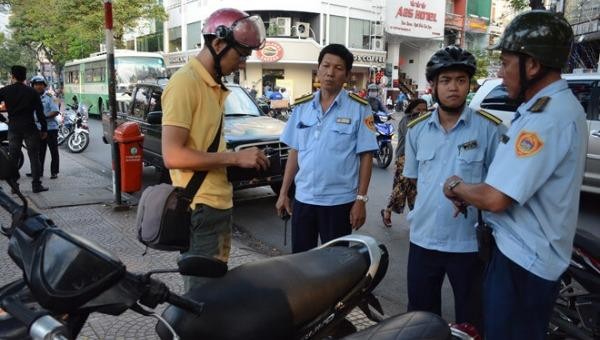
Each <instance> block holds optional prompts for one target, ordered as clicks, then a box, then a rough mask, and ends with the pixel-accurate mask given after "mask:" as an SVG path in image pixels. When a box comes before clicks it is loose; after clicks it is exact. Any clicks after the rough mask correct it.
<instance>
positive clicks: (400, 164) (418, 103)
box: [380, 99, 427, 228]
mask: <svg viewBox="0 0 600 340" xmlns="http://www.w3.org/2000/svg"><path fill="white" fill-rule="evenodd" d="M425 112H427V103H426V102H425V101H424V100H423V99H415V100H413V101H411V102H410V103H409V104H408V106H407V107H406V112H405V113H404V117H402V119H401V120H400V123H398V146H397V147H396V172H395V173H394V184H393V187H392V194H391V195H390V199H389V201H388V204H387V207H386V208H385V209H381V212H380V213H381V219H382V220H383V225H384V226H386V227H388V228H390V227H391V226H392V211H393V212H395V213H396V214H402V213H403V212H404V206H405V205H406V204H408V209H409V210H412V209H413V207H414V205H415V198H416V195H417V188H416V187H415V185H414V182H413V181H411V180H409V179H408V178H406V177H404V176H403V175H402V172H403V171H404V141H405V139H406V132H407V130H408V123H409V122H411V121H412V120H414V119H416V118H417V117H419V115H420V114H422V113H425Z"/></svg>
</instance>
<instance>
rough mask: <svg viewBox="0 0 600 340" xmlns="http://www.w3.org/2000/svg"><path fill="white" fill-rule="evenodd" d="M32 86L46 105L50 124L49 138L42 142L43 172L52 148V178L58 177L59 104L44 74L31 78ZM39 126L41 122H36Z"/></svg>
mask: <svg viewBox="0 0 600 340" xmlns="http://www.w3.org/2000/svg"><path fill="white" fill-rule="evenodd" d="M31 86H32V87H33V88H34V89H35V90H36V91H37V93H39V94H40V99H41V100H42V106H43V107H44V115H45V116H46V124H47V125H48V138H46V139H42V142H41V144H40V164H41V166H42V167H41V173H40V176H43V175H44V161H45V160H46V147H47V148H48V149H49V150H50V157H51V159H52V160H51V162H50V178H51V179H56V178H57V176H58V172H59V156H58V122H57V121H56V116H57V115H58V114H59V109H58V105H57V104H56V103H55V102H54V98H52V96H51V95H50V94H49V93H47V92H46V86H47V84H46V79H44V77H42V76H35V77H33V78H31ZM36 124H37V125H38V129H39V128H40V127H39V123H37V122H36Z"/></svg>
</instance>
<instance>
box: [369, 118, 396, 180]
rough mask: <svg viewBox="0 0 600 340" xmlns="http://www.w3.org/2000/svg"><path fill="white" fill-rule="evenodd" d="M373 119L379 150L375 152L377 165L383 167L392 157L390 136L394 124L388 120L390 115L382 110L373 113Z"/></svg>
mask: <svg viewBox="0 0 600 340" xmlns="http://www.w3.org/2000/svg"><path fill="white" fill-rule="evenodd" d="M373 118H374V121H375V131H376V134H377V143H378V144H379V150H378V151H377V152H376V153H375V159H376V160H377V166H378V167H380V168H382V169H385V168H387V167H388V166H389V165H390V163H391V162H392V158H393V157H394V147H393V146H392V137H393V136H394V126H393V125H392V123H391V122H390V120H392V119H393V118H392V115H391V114H389V113H386V112H383V111H378V112H376V113H373Z"/></svg>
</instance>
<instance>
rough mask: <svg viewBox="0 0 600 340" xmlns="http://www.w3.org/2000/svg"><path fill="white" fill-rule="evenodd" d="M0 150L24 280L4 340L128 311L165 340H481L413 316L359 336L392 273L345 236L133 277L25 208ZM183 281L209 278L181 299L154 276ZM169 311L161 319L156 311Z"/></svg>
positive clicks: (183, 261) (195, 259)
mask: <svg viewBox="0 0 600 340" xmlns="http://www.w3.org/2000/svg"><path fill="white" fill-rule="evenodd" d="M7 157H8V156H7V153H6V152H4V151H3V150H0V179H5V180H7V182H8V183H9V185H10V186H11V188H13V189H15V191H16V192H17V195H18V196H19V198H20V199H21V201H22V203H21V204H18V203H17V202H15V201H14V200H13V199H12V198H11V197H10V196H8V195H7V194H6V193H5V192H4V191H3V190H2V189H0V206H1V207H2V208H3V209H5V210H6V211H7V212H9V213H10V214H11V216H12V223H11V224H10V226H3V227H2V228H1V229H0V232H1V233H2V234H3V235H4V236H6V237H8V238H9V239H10V241H9V246H8V254H9V256H10V258H11V259H12V260H13V261H14V263H15V264H16V265H17V266H19V267H20V268H21V270H22V273H23V278H21V279H17V280H15V281H13V282H11V283H9V284H7V285H5V286H4V287H1V288H0V339H27V338H32V339H74V338H76V337H77V335H78V334H79V332H80V331H81V329H82V327H83V325H84V324H85V322H86V320H87V318H88V317H89V316H90V314H92V313H104V314H110V315H121V314H123V313H124V312H125V311H127V310H128V309H129V310H132V311H134V312H137V313H139V314H142V315H145V316H149V317H155V318H157V319H158V320H159V323H158V325H157V332H158V334H159V335H160V337H161V338H163V339H167V338H174V339H179V336H182V337H183V338H189V339H203V338H205V339H323V338H338V337H341V336H344V335H347V334H350V335H349V338H348V339H353V340H354V339H367V338H368V339H388V338H390V334H396V336H395V337H393V338H394V339H405V340H408V339H423V338H427V339H432V340H435V339H448V338H450V337H451V334H452V335H453V336H454V338H456V339H475V338H474V337H472V336H469V335H467V333H465V332H464V329H460V328H453V329H452V331H451V329H450V327H449V326H448V325H447V324H446V323H445V322H444V321H443V320H442V319H441V318H439V317H438V316H436V315H433V314H430V313H426V312H414V313H407V314H404V315H400V316H398V317H394V318H390V319H387V320H385V321H383V322H381V323H379V324H376V325H375V326H374V327H372V328H368V329H365V330H363V331H361V332H359V333H354V334H351V333H353V332H355V331H356V330H355V328H354V326H352V325H351V324H350V323H349V322H348V321H347V320H346V316H347V314H348V313H349V312H350V311H351V310H353V309H354V308H355V307H359V308H361V310H362V311H363V312H364V313H365V315H366V316H367V317H369V318H370V319H372V320H374V321H379V320H381V314H382V311H381V307H380V305H379V302H378V301H377V299H376V298H375V297H374V296H373V295H372V290H373V289H374V288H375V287H376V286H377V284H378V283H379V282H380V281H381V279H382V278H383V276H384V275H385V272H386V270H387V262H388V253H387V251H386V249H385V247H384V246H382V245H379V244H377V242H376V241H375V240H374V239H372V238H370V237H367V236H361V235H349V236H346V237H342V238H339V239H336V240H333V241H331V242H329V243H326V244H324V245H322V246H321V247H319V248H317V249H313V250H311V251H308V252H304V253H299V254H293V255H288V256H281V257H275V258H270V259H267V260H263V261H258V262H253V263H248V264H245V265H241V266H239V267H236V268H235V269H233V270H231V271H227V265H226V264H225V263H223V262H220V261H218V260H215V259H212V258H206V257H202V256H182V257H180V260H179V261H178V269H176V270H154V271H150V272H148V273H145V274H135V273H132V272H129V271H127V268H126V267H125V265H124V264H123V263H122V262H121V261H120V260H119V259H118V258H116V257H115V256H114V255H112V254H111V253H109V252H108V251H106V250H104V249H102V248H101V247H99V246H98V245H96V244H94V243H93V242H90V241H89V240H86V239H84V238H82V237H80V236H77V235H75V234H72V233H70V232H67V231H64V230H61V229H59V228H58V227H57V226H56V225H55V224H54V223H53V222H52V220H50V219H48V218H47V217H46V216H44V215H42V214H40V213H38V212H36V211H34V210H33V209H30V208H28V206H27V200H26V199H25V197H24V196H23V194H22V193H21V192H20V191H19V190H18V187H17V185H16V183H15V182H13V181H12V180H10V178H11V177H12V176H13V175H14V172H15V171H16V169H14V168H11V166H10V164H8V163H7V162H6V160H7ZM172 272H179V273H181V274H182V275H196V276H205V277H212V278H214V279H213V280H211V281H209V282H208V283H206V284H205V285H203V286H201V287H198V288H195V289H193V290H191V291H190V292H189V293H187V294H184V295H183V296H180V295H178V294H176V293H174V292H172V291H170V290H169V288H168V287H167V286H166V285H165V284H164V283H162V282H161V281H159V280H157V279H155V278H154V277H153V276H154V275H156V274H161V273H172ZM161 303H168V304H169V307H168V308H167V309H166V310H165V311H164V313H163V316H162V317H161V316H159V315H157V314H156V313H155V312H154V311H153V310H152V309H153V308H155V307H156V306H157V305H158V304H161Z"/></svg>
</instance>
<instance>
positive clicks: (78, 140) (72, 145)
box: [67, 132, 90, 153]
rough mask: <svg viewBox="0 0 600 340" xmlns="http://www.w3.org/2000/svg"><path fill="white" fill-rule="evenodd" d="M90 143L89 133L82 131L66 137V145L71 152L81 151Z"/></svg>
mask: <svg viewBox="0 0 600 340" xmlns="http://www.w3.org/2000/svg"><path fill="white" fill-rule="evenodd" d="M89 144H90V135H89V134H87V133H84V132H80V133H73V134H72V135H71V136H70V137H69V139H67V147H68V148H69V151H71V152H72V153H80V152H83V150H85V149H86V148H87V146H88V145H89Z"/></svg>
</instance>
